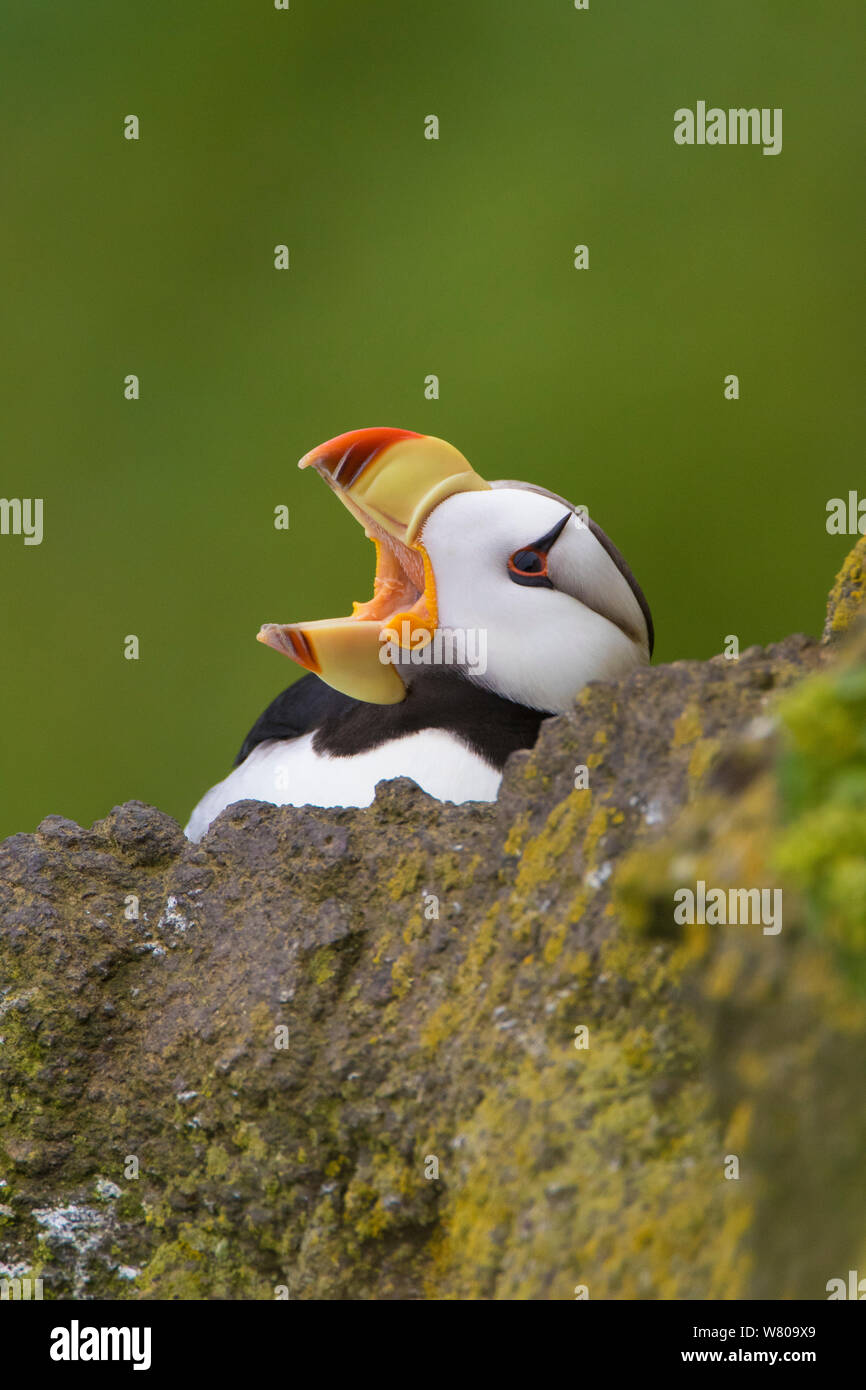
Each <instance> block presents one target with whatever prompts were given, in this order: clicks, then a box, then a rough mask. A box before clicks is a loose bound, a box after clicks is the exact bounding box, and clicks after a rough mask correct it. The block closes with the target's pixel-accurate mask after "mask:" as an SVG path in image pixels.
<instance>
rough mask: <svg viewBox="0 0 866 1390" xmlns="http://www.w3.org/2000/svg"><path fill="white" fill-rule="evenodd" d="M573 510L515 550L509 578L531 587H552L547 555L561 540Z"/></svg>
mask: <svg viewBox="0 0 866 1390" xmlns="http://www.w3.org/2000/svg"><path fill="white" fill-rule="evenodd" d="M571 515H572V514H571V512H566V514H565V516H564V517H563V518H562V520H561V521H558V522H557V523H556V525H555V526H552V527H551V529H550V530H549V531H548V532H547V533H546V534H545V535H543V536H542V537H541V540H538V541H533V542H532V544H531V545H524V546H521V548H520V549H519V550H515V552H514V554H513V555H512V556H511V557H510V559H509V561H508V578H509V579H512V580H513V581H514V583H515V584H525V585H526V586H527V588H530V589H552V588H553V583H552V581H551V580H550V578H549V577H548V573H547V556H548V553H549V551H550V550H551V549H552V547H553V545H554V543H555V542H556V541H558V540H559V537H560V536H561V535H562V532H563V531H564V530H565V528H566V526H567V525H568V521H569V519H570V517H571Z"/></svg>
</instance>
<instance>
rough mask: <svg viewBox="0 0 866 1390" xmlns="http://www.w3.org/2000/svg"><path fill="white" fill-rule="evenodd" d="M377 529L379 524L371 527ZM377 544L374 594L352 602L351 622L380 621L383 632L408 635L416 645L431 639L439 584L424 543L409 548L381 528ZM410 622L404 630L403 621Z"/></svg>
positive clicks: (400, 636)
mask: <svg viewBox="0 0 866 1390" xmlns="http://www.w3.org/2000/svg"><path fill="white" fill-rule="evenodd" d="M370 529H371V530H373V529H375V530H377V531H378V529H379V528H378V527H375V528H373V527H371V528H370ZM371 539H372V541H373V544H374V545H375V547H376V577H375V579H374V581H373V597H372V598H371V599H367V601H366V602H365V603H354V604H353V605H352V616H351V618H349V619H347V620H346V621H348V622H353V621H359V622H375V623H379V624H380V626H381V628H382V632H383V634H384V633H385V632H388V633H392V632H393V633H394V636H395V640H396V641H398V642H399V641H401V639H403V638H404V637H406V636H408V637H409V641H410V643H411V644H412V645H413V646H416V647H417V646H419V645H423V644H424V643H425V642H426V641H429V640H430V637H432V635H433V632H434V630H435V628H436V620H437V619H436V588H435V585H434V583H433V571H432V569H431V567H430V561H429V560H428V559H427V552H426V551H425V550H424V548H423V546H420V545H419V546H417V548H415V549H410V547H409V546H407V545H403V544H402V543H401V542H400V541H398V540H395V539H394V537H393V536H389V535H387V534H386V533H385V532H380V533H379V534H378V535H374V536H372V537H371ZM406 622H408V624H409V626H408V628H407V629H406V631H405V632H404V630H403V624H404V623H406Z"/></svg>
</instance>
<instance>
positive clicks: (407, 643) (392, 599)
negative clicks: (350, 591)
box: [258, 429, 489, 705]
mask: <svg viewBox="0 0 866 1390" xmlns="http://www.w3.org/2000/svg"><path fill="white" fill-rule="evenodd" d="M298 466H299V467H300V468H315V470H316V472H317V473H319V474H320V476H321V477H322V478H324V480H325V482H326V483H327V484H328V486H329V487H330V488H332V489H333V491H334V492H336V494H337V496H338V497H339V499H340V501H341V502H343V503H344V505H345V506H347V507H348V509H349V511H350V512H351V513H352V515H353V516H354V517H356V519H357V520H358V521H360V523H361V525H362V526H363V527H364V531H365V533H366V534H367V536H369V538H370V539H371V540H372V541H373V543H374V545H375V547H376V578H375V581H374V587H373V597H372V598H371V599H368V600H367V602H366V603H355V604H353V611H352V614H351V616H350V617H346V618H324V619H321V620H319V621H315V622H309V623H290V624H288V625H287V626H281V625H280V624H279V623H265V625H264V626H263V627H262V629H261V631H260V632H259V634H258V640H259V641H260V642H264V643H265V644H266V646H269V647H273V648H274V650H275V651H278V652H282V653H283V655H284V656H288V657H291V659H292V660H293V661H297V662H298V664H299V665H301V666H304V667H305V668H306V669H307V670H308V671H314V672H315V673H316V675H318V676H321V678H322V680H323V681H326V682H327V684H328V685H331V686H333V687H334V689H335V690H341V691H343V693H344V694H346V695H352V696H354V697H355V699H358V700H367V701H369V702H371V703H373V704H378V705H394V704H398V703H399V701H400V700H403V699H404V698H405V696H406V687H405V685H404V684H403V681H402V679H401V678H400V675H399V672H398V669H397V667H396V666H395V665H394V664H393V662H392V661H391V660H390V659H388V657H387V655H385V656H384V659H383V654H385V653H387V650H388V648H387V646H386V643H387V644H390V643H395V644H396V645H397V646H399V647H404V648H411V649H416V650H417V649H418V648H420V647H422V646H424V645H425V644H426V643H427V642H429V641H430V638H431V637H432V636H433V633H434V631H435V629H436V625H437V621H438V619H437V611H436V582H435V577H434V574H433V569H432V566H431V564H430V561H429V559H428V557H427V553H426V551H425V549H424V547H423V545H422V544H421V542H420V540H419V536H420V534H421V529H422V527H423V525H424V522H425V521H426V520H427V517H428V516H429V515H430V513H431V512H432V510H433V508H434V507H436V506H438V504H439V503H440V502H442V501H443V500H444V499H445V498H446V497H451V496H452V495H453V494H454V493H456V492H475V491H481V490H486V489H487V488H488V487H489V483H486V482H485V481H484V479H483V478H481V477H479V475H478V474H477V473H476V472H475V470H474V469H473V468H472V467H471V465H470V464H469V463H467V461H466V459H465V458H464V457H463V455H462V454H461V453H460V452H459V450H457V449H455V448H454V447H453V445H451V444H448V443H446V441H445V440H444V439H437V438H436V437H435V436H434V435H430V434H414V433H412V431H410V430H394V429H364V430H351V431H350V432H349V433H348V434H340V435H337V437H336V438H335V439H329V440H328V442H327V443H326V444H320V445H319V447H318V448H317V449H311V450H310V452H309V453H308V454H305V455H304V457H303V458H302V459H301V461H300V464H299V465H298Z"/></svg>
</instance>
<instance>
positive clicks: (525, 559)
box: [508, 548, 553, 589]
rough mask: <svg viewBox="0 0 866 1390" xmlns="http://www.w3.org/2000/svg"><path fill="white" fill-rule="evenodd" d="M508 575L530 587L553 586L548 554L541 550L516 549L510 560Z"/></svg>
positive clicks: (516, 581) (550, 587)
mask: <svg viewBox="0 0 866 1390" xmlns="http://www.w3.org/2000/svg"><path fill="white" fill-rule="evenodd" d="M508 577H509V579H512V580H513V581H514V583H515V584H526V585H528V586H529V587H530V588H543V589H552V588H553V585H552V584H551V582H550V580H549V579H548V577H547V556H546V555H545V554H543V553H542V552H541V551H539V550H530V549H528V548H527V549H525V550H515V552H514V554H513V555H512V556H511V558H510V560H509V561H508Z"/></svg>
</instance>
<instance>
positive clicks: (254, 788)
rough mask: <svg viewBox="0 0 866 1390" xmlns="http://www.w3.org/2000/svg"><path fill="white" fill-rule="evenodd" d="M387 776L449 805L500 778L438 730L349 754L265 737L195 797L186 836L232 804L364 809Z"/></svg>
mask: <svg viewBox="0 0 866 1390" xmlns="http://www.w3.org/2000/svg"><path fill="white" fill-rule="evenodd" d="M394 777H410V778H411V779H412V781H413V782H417V784H418V786H419V787H421V788H423V790H424V791H425V792H429V793H430V795H431V796H435V797H436V798H437V800H438V801H455V802H460V801H495V799H496V793H497V791H498V790H499V783H500V782H501V780H502V775H501V773H499V772H497V771H496V769H495V768H493V767H491V766H490V764H489V763H488V762H485V760H484V759H483V758H480V757H479V756H478V755H477V753H473V752H472V750H471V749H470V748H468V747H467V746H466V744H465V743H462V742H461V741H460V739H457V738H454V737H453V736H452V735H451V734H448V733H445V732H444V731H443V730H441V729H422V730H421V732H420V733H417V734H406V735H404V736H403V737H402V738H398V739H394V740H393V741H392V742H390V743H384V744H382V745H381V746H380V747H378V748H371V749H370V750H369V751H368V752H366V753H357V754H355V755H354V756H353V757H348V758H332V757H329V756H327V755H324V756H323V755H322V754H320V753H316V752H315V751H314V749H313V735H312V734H304V735H303V736H302V737H301V738H293V739H288V740H268V741H267V742H265V743H260V744H259V745H258V747H256V748H254V749H253V751H252V752H251V753H250V755H249V757H248V758H246V759H245V760H244V762H242V763H241V765H240V767H236V768H235V770H234V772H230V773H229V775H228V777H226V778H225V779H224V780H223V781H222V782H218V783H217V785H216V786H215V787H211V789H210V791H209V792H207V793H206V794H205V795H204V796H203V797H202V799H201V801H200V802H199V803H198V805H197V806H196V808H195V810H194V811H193V813H192V815H191V816H190V818H189V824H188V825H187V827H186V834H187V837H188V838H189V839H190V840H200V839H201V837H202V835H204V833H205V831H206V830H207V828H208V826H209V825H210V823H211V821H212V820H213V819H214V817H215V816H218V815H219V813H220V811H224V810H225V808H226V806H230V805H231V804H232V803H233V802H235V801H248V800H249V801H269V802H271V803H272V804H273V805H275V806H369V805H370V804H371V802H372V801H373V797H374V795H375V791H376V783H377V782H383V781H390V780H391V779H392V778H394Z"/></svg>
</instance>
